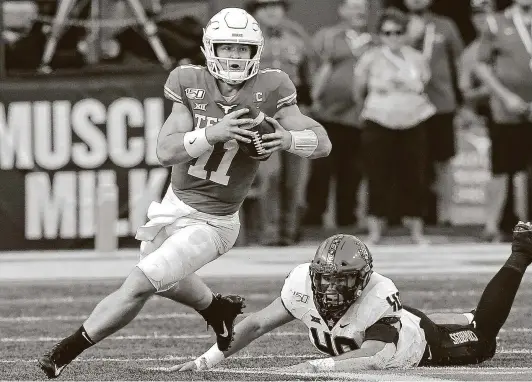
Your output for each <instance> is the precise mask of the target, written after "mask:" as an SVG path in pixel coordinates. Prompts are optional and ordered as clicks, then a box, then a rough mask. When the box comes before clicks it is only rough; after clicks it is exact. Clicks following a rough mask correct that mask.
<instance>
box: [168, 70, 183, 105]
mask: <svg viewBox="0 0 532 382" xmlns="http://www.w3.org/2000/svg"><path fill="white" fill-rule="evenodd" d="M179 72H180V70H179V68H175V69H174V70H172V71H171V72H170V74H169V75H168V78H167V79H166V83H165V84H164V96H165V98H167V99H169V100H170V101H173V102H178V103H183V95H182V90H181V84H180V82H179Z"/></svg>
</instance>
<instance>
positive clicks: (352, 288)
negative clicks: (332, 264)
mask: <svg viewBox="0 0 532 382" xmlns="http://www.w3.org/2000/svg"><path fill="white" fill-rule="evenodd" d="M319 268H322V267H320V266H315V265H314V264H312V265H311V268H310V277H311V282H312V292H313V293H314V303H315V304H316V307H317V308H318V310H319V312H320V315H321V316H322V317H324V318H325V319H326V320H328V319H331V318H332V319H334V320H337V319H339V318H340V317H341V316H342V315H343V314H344V313H345V312H346V311H347V309H349V307H350V306H351V305H352V304H353V303H354V302H355V301H356V300H357V299H358V298H359V297H360V295H361V294H362V290H363V289H364V287H365V286H366V285H367V282H368V281H369V276H370V274H371V269H370V267H369V265H368V266H366V267H365V269H364V270H362V271H351V272H343V273H340V272H334V271H332V272H331V271H327V270H324V269H319ZM366 268H367V269H366Z"/></svg>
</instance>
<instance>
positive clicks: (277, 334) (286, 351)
mask: <svg viewBox="0 0 532 382" xmlns="http://www.w3.org/2000/svg"><path fill="white" fill-rule="evenodd" d="M398 264H400V261H398ZM0 266H1V263H0ZM489 278H490V274H487V273H480V274H468V273H463V272H462V273H455V274H449V275H445V274H430V275H422V274H419V273H411V274H409V273H408V272H404V271H402V272H401V274H398V275H396V276H394V277H393V279H394V280H395V282H396V284H397V286H398V288H399V290H400V291H401V295H402V300H403V303H405V304H408V305H411V306H414V307H417V308H419V309H422V310H424V311H425V312H433V311H469V310H471V309H472V308H473V307H474V306H475V305H476V303H477V301H478V298H479V297H480V294H481V292H482V290H483V288H484V286H485V284H486V283H487V281H488V280H489ZM283 279H284V276H282V275H278V276H272V277H270V278H265V277H253V278H249V277H248V278H246V277H239V278H238V279H235V278H233V277H228V278H226V279H223V278H219V277H217V278H213V277H209V278H207V279H206V280H207V282H208V284H209V285H210V286H212V288H213V290H215V291H217V292H221V293H224V294H225V293H237V294H241V295H243V296H245V297H246V304H247V307H246V309H245V313H249V312H253V311H256V310H258V309H260V308H262V307H264V306H265V305H267V304H268V303H269V302H271V301H272V300H273V299H274V298H275V297H276V296H278V293H279V291H280V288H281V286H282V282H283ZM119 283H120V280H119V279H113V280H94V279H91V280H73V281H68V280H67V281H57V282H53V281H37V282H26V281H24V282H9V283H8V282H2V283H0V380H26V381H27V380H41V379H43V377H44V374H43V373H42V372H41V371H40V369H38V368H37V366H36V358H37V357H38V356H39V355H40V354H41V353H43V352H44V351H45V350H47V349H48V348H50V347H51V346H52V345H53V344H54V343H55V342H56V341H57V340H59V339H60V338H62V337H63V336H65V335H68V334H70V333H72V332H73V331H74V330H76V329H77V328H78V327H79V326H80V325H81V323H82V322H83V319H84V317H85V316H86V315H87V314H88V313H89V312H90V311H91V310H92V308H93V307H94V306H95V305H96V303H97V302H98V301H99V300H100V299H101V298H102V297H104V296H105V295H106V294H107V293H109V292H110V291H112V290H113V289H115V288H116V287H117V286H118V285H119ZM531 287H532V278H531V277H526V278H525V281H524V282H523V284H522V286H521V290H520V292H519V294H518V296H517V299H516V302H515V304H514V309H513V311H512V313H511V315H510V318H509V320H508V321H507V323H506V325H505V327H504V329H503V331H502V332H501V333H500V337H499V347H498V354H497V355H496V357H495V358H494V359H493V360H492V361H489V362H486V363H484V364H482V365H480V366H477V367H461V368H418V369H415V370H404V371H381V372H376V371H375V372H361V373H357V374H335V375H317V376H316V375H314V376H308V375H280V374H275V373H273V372H268V369H269V368H270V371H271V368H274V367H279V366H286V365H291V364H295V363H298V362H300V361H302V360H304V359H309V358H315V357H319V356H320V355H319V353H317V351H315V350H314V348H313V347H312V346H311V345H310V343H309V342H308V340H307V333H306V330H305V328H304V326H303V325H302V324H300V323H290V324H288V325H286V326H285V327H282V328H280V329H278V330H276V331H274V332H272V333H271V334H270V335H268V336H266V337H264V338H261V339H259V340H257V341H256V342H254V343H253V344H252V345H251V346H250V347H248V348H247V349H245V350H244V351H242V352H240V353H238V354H236V355H235V356H234V357H233V358H230V359H228V360H226V361H224V362H223V363H221V364H220V365H219V367H218V368H217V369H216V370H213V371H207V372H195V373H192V372H187V373H175V372H168V371H165V369H168V368H170V367H171V366H174V365H176V364H179V363H181V362H184V361H186V360H189V359H193V358H194V357H195V356H197V355H199V354H201V353H202V352H203V351H204V350H206V349H207V348H208V347H210V346H211V345H212V343H213V341H214V335H213V333H212V331H211V330H207V329H206V324H205V322H204V321H203V319H202V318H201V317H200V316H199V315H198V314H197V313H195V312H194V311H192V310H191V309H188V308H186V307H183V306H180V305H177V304H175V303H172V302H170V301H167V300H165V299H162V298H159V297H155V298H153V299H152V300H150V301H149V302H148V303H147V305H146V306H145V308H144V310H143V311H142V312H141V314H140V315H139V316H138V317H137V318H136V319H135V320H134V321H133V322H132V323H131V324H130V325H129V326H127V327H126V328H124V329H123V330H121V331H120V332H118V333H117V334H115V335H114V336H112V337H110V338H108V339H106V340H104V341H103V342H101V343H99V344H98V345H97V346H95V347H93V348H91V349H89V350H88V351H86V352H85V353H83V354H82V356H81V357H80V358H79V359H78V360H77V361H75V362H74V363H72V364H71V365H70V366H68V367H67V368H66V369H65V370H64V372H63V374H62V376H61V377H60V379H61V380H98V381H100V380H109V381H115V380H157V381H159V380H161V381H163V380H165V381H166V380H167V381H195V380H225V381H236V380H244V381H250V380H257V381H271V380H276V381H277V380H290V381H292V380H302V381H306V380H319V381H324V380H359V381H373V380H392V381H399V380H446V381H447V380H483V381H488V380H532V368H531V367H530V366H531V362H530V358H531V353H532V352H531V350H530V348H531V346H530V345H531V344H532V324H531V317H532V308H531V307H530V301H531V296H532V288H531Z"/></svg>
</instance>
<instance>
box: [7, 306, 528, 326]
mask: <svg viewBox="0 0 532 382" xmlns="http://www.w3.org/2000/svg"><path fill="white" fill-rule="evenodd" d="M471 309H472V308H471V307H465V308H452V309H422V310H423V312H424V313H425V314H432V313H464V312H469V311H470V310H471ZM528 310H529V308H527V307H519V306H516V307H513V308H512V313H514V314H515V313H516V312H524V311H528ZM250 314H251V313H244V314H242V315H241V317H246V316H248V315H250ZM86 318H87V316H86V315H58V316H0V323H1V322H12V323H21V322H39V321H81V320H85V319H86ZM173 318H177V319H192V320H200V319H202V317H201V316H200V315H199V314H197V313H185V312H181V313H179V312H176V313H163V314H139V315H138V316H137V317H136V318H135V320H136V321H152V320H168V319H173Z"/></svg>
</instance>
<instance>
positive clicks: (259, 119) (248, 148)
mask: <svg viewBox="0 0 532 382" xmlns="http://www.w3.org/2000/svg"><path fill="white" fill-rule="evenodd" d="M246 108H247V109H249V112H248V113H247V114H244V115H243V116H242V118H253V119H254V120H255V123H254V125H253V127H251V128H249V129H248V130H249V131H252V132H253V133H254V134H253V135H254V137H253V139H252V141H251V142H250V143H244V142H238V144H239V146H240V149H241V150H242V151H243V152H244V153H246V154H247V155H248V156H249V157H251V158H253V159H257V160H266V159H268V158H269V155H268V156H266V157H265V156H264V150H265V149H264V147H263V146H262V143H263V142H262V136H263V135H264V134H271V133H274V132H275V127H273V125H272V124H271V123H270V122H268V121H267V120H266V115H265V114H264V113H263V112H262V111H260V109H259V108H258V107H256V106H247V107H246Z"/></svg>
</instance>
